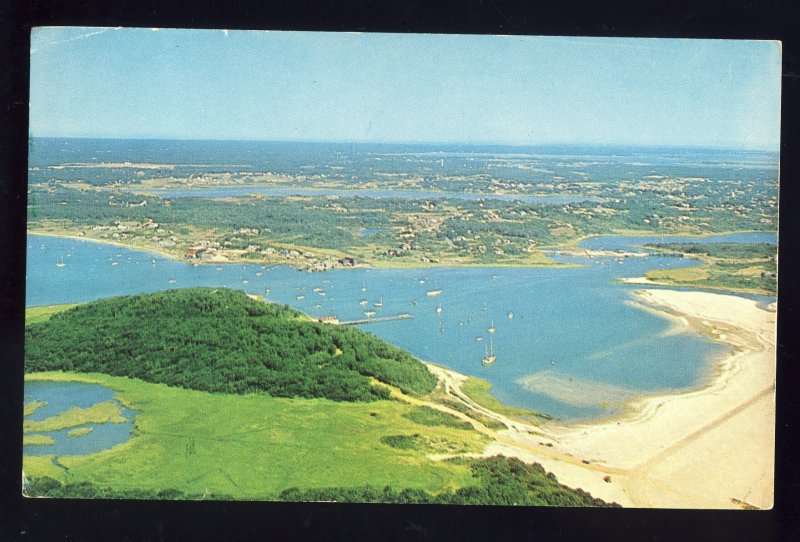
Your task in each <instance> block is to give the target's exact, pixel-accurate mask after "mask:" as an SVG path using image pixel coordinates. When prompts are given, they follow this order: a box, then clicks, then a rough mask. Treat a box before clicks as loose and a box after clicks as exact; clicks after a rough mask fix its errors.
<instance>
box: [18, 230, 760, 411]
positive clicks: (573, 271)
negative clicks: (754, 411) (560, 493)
mask: <svg viewBox="0 0 800 542" xmlns="http://www.w3.org/2000/svg"><path fill="white" fill-rule="evenodd" d="M617 239H618V238H608V237H606V238H594V239H590V240H588V241H587V242H586V246H591V248H607V249H616V248H621V247H625V246H627V245H628V244H631V243H634V244H636V243H645V242H652V240H653V238H633V237H626V238H623V239H624V241H623V244H621V245H620V244H618V243H617ZM712 239H713V241H722V240H724V241H735V242H753V241H757V242H761V241H762V240H763V239H764V237H763V234H737V235H735V236H718V237H716V238H705V239H700V240H698V241H700V242H713V241H712ZM771 239H772V240H773V241H774V239H775V236H774V235H773V236H772V238H771ZM61 259H63V261H64V262H65V266H64V267H63V268H57V267H56V263H58V262H59V261H60V260H61ZM560 259H561V260H563V261H571V262H578V263H582V264H585V265H584V266H583V267H577V268H563V269H555V268H544V269H528V268H433V269H350V270H346V269H340V270H335V271H329V272H326V273H307V272H299V271H297V270H295V269H293V268H290V267H286V266H275V267H269V268H265V267H263V266H261V265H258V264H241V263H236V264H225V265H201V266H197V267H195V266H191V265H189V264H187V263H185V262H181V261H175V260H170V259H167V258H164V257H161V256H157V255H153V254H149V253H145V252H141V251H135V250H128V249H124V248H120V247H116V246H113V245H107V244H100V243H93V242H90V241H81V240H73V239H63V238H54V237H40V236H30V237H29V239H28V276H27V278H28V283H27V305H28V306H39V305H52V304H60V303H77V302H85V301H91V300H94V299H99V298H103V297H108V296H113V295H122V294H135V293H141V292H152V291H157V290H163V289H168V288H183V287H191V286H226V287H231V288H236V289H241V290H244V291H246V292H247V293H250V294H259V295H261V296H264V297H266V298H267V299H268V300H270V301H273V302H279V303H286V304H288V305H291V306H293V307H295V308H297V309H299V310H301V311H303V312H306V313H308V314H310V315H313V316H323V315H336V316H338V317H339V319H340V320H356V319H364V318H365V315H364V312H365V311H375V313H376V314H375V317H376V318H378V317H381V316H392V315H398V314H401V313H410V314H413V315H414V318H413V319H407V320H398V321H391V322H382V323H373V324H369V325H365V326H362V328H363V329H364V330H366V331H370V332H372V333H374V334H376V335H378V336H379V337H381V338H383V339H385V340H387V341H389V342H391V343H393V344H396V345H398V346H400V347H402V348H405V349H407V350H408V351H410V352H411V353H412V354H414V355H415V356H417V357H419V358H421V359H424V360H427V361H432V362H434V363H438V364H441V365H443V366H445V367H449V368H452V369H455V370H457V371H459V372H462V373H465V374H469V375H475V376H478V377H481V378H484V379H486V380H489V381H490V382H491V383H492V385H493V388H492V393H493V395H495V396H496V397H497V398H498V399H500V400H501V401H502V402H504V403H506V404H509V405H514V406H520V407H524V408H530V409H534V410H537V411H541V412H546V413H549V414H551V415H554V416H556V417H558V418H561V419H565V420H575V419H584V418H596V417H600V416H603V415H607V414H611V413H613V412H614V411H615V410H616V409H617V408H619V406H620V405H619V403H620V401H618V400H617V401H614V400H612V399H614V397H617V398H627V397H632V396H636V395H641V394H644V393H651V392H659V393H660V392H665V391H670V390H680V389H687V388H692V387H696V386H700V385H702V384H703V383H704V382H705V381H706V380H707V378H708V377H709V374H710V370H711V368H712V366H713V363H712V360H713V359H714V358H716V357H717V356H720V355H723V354H725V353H726V352H728V348H727V347H725V346H724V345H720V344H717V343H712V342H710V341H709V340H707V339H706V338H705V337H701V336H698V335H694V334H689V333H679V334H668V333H666V332H667V331H668V330H669V329H670V326H671V324H670V322H669V321H668V320H666V319H664V318H661V317H659V316H657V315H655V314H653V313H652V312H650V311H645V310H642V309H641V308H638V307H637V306H636V304H635V303H631V301H632V300H633V299H634V298H635V296H634V295H633V292H635V291H636V290H637V289H641V286H635V285H623V284H614V283H613V281H614V280H615V279H617V278H620V277H636V276H641V275H642V274H644V272H645V271H646V270H648V269H655V268H661V269H665V268H674V267H682V266H687V265H697V262H696V261H692V260H684V259H680V258H665V257H660V256H648V257H640V258H611V257H609V258H597V259H581V258H566V257H562V258H560ZM113 262H117V265H112V264H113ZM256 273H260V275H258V276H257V275H256ZM315 288H318V289H321V290H322V291H321V292H315V291H314V289H315ZM362 288H363V289H364V291H362ZM267 289H268V290H269V293H268V294H267ZM431 290H442V293H441V294H440V295H439V296H436V297H430V296H428V295H427V292H428V291H431ZM322 294H324V295H322ZM748 297H751V298H754V299H758V300H759V301H762V302H763V301H769V300H771V299H773V298H769V297H764V296H748ZM298 298H302V299H298ZM361 300H365V301H367V303H366V304H365V305H361V304H359V301H361ZM376 302H379V303H382V306H380V307H375V306H374V305H375V303H376ZM439 307H441V311H438V308H439ZM492 325H494V328H495V330H496V331H495V332H494V333H493V334H491V343H492V347H493V350H494V353H495V354H496V356H497V360H496V362H495V363H494V364H493V365H491V366H486V367H485V366H483V365H482V363H481V359H482V358H483V357H484V355H485V351H486V348H487V346H488V343H489V341H490V333H489V332H488V329H489V328H490V327H491V326H492ZM543 383H549V384H547V385H544V384H543ZM592 386H594V387H592ZM570 390H572V391H570ZM575 390H577V391H575ZM581 390H583V392H582V391H581ZM608 390H612V391H613V393H608ZM589 391H591V393H589ZM585 396H591V397H592V400H587V399H586V398H585Z"/></svg>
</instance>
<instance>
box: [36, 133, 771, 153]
mask: <svg viewBox="0 0 800 542" xmlns="http://www.w3.org/2000/svg"><path fill="white" fill-rule="evenodd" d="M28 139H29V140H30V139H84V140H89V139H95V140H110V141H191V142H195V141H207V142H241V143H312V144H313V143H320V144H322V143H328V144H357V145H463V146H476V147H477V146H497V147H623V148H624V147H628V148H649V149H713V150H720V151H751V152H753V151H756V152H773V153H780V143H778V144H777V145H776V146H774V147H772V146H770V147H743V146H734V145H732V144H726V145H714V144H710V145H700V144H692V143H679V144H675V143H618V142H605V143H598V142H581V141H573V142H547V143H545V142H539V143H521V142H507V141H456V140H444V141H426V140H417V141H410V140H362V139H252V138H243V139H238V138H192V137H164V136H90V135H85V136H63V135H29V136H28Z"/></svg>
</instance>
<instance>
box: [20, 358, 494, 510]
mask: <svg viewBox="0 0 800 542" xmlns="http://www.w3.org/2000/svg"><path fill="white" fill-rule="evenodd" d="M26 379H27V380H28V381H31V380H60V381H81V382H91V383H98V384H101V385H105V386H108V387H110V388H113V389H114V390H116V391H117V394H116V398H117V399H118V400H119V401H120V402H122V403H123V404H124V405H125V406H127V407H128V408H131V409H133V410H136V411H137V412H138V414H137V417H136V419H135V422H134V433H135V436H134V437H133V438H131V439H130V440H129V441H127V442H125V443H124V444H121V445H119V446H117V447H115V448H113V449H110V450H105V451H102V452H99V453H95V454H91V455H87V456H61V457H59V458H58V461H59V464H60V465H62V466H63V467H64V468H59V467H56V466H54V465H53V463H52V457H50V456H44V457H40V456H37V457H28V456H26V457H25V458H24V468H25V472H26V474H28V475H29V476H51V477H53V478H56V479H59V480H61V481H63V482H80V481H90V482H92V483H95V484H98V485H101V486H108V487H112V488H119V489H132V488H143V489H155V490H159V489H170V488H173V489H178V490H181V491H184V492H187V493H197V494H203V493H204V492H205V491H209V492H212V493H218V494H229V495H233V496H235V497H236V498H242V499H271V498H275V497H276V496H277V495H278V494H279V493H280V492H281V491H282V490H284V489H287V488H290V487H298V488H300V489H310V488H317V487H331V486H341V485H347V486H358V485H373V486H376V487H383V486H384V485H388V484H391V485H392V486H393V487H408V488H420V489H425V490H428V491H431V492H437V491H441V490H443V489H446V488H458V487H464V486H470V485H474V484H475V483H476V481H475V479H474V478H472V476H471V473H470V470H469V467H467V466H465V465H458V464H453V463H443V462H435V461H433V460H431V459H429V458H428V455H429V454H433V453H441V452H442V451H444V450H458V451H469V452H479V451H481V450H482V448H483V446H484V444H485V442H486V437H484V436H483V435H481V434H480V433H478V432H477V431H473V430H465V429H464V428H462V427H449V426H447V425H441V424H437V425H427V423H430V420H429V419H427V418H428V416H425V415H424V414H423V415H420V414H416V415H415V414H412V413H413V412H414V411H416V410H417V409H418V407H414V406H411V405H406V404H402V403H399V402H396V401H377V402H372V403H342V402H333V401H329V400H325V399H277V398H270V397H265V396H263V395H229V394H212V393H206V392H199V391H191V390H183V389H179V388H172V387H168V386H165V385H161V384H148V383H145V382H142V381H138V380H133V379H128V378H120V377H111V376H106V375H102V374H96V373H92V374H81V375H78V374H71V373H57V372H52V373H37V374H33V375H27V376H26ZM409 415H410V416H409ZM420 416H422V417H420ZM409 417H411V418H414V417H417V418H418V419H422V418H425V420H424V421H425V422H426V423H425V424H420V423H417V422H415V421H413V420H412V419H409ZM404 437H410V438H411V439H413V441H414V446H412V447H410V448H408V449H398V448H396V447H392V446H390V445H388V444H386V440H387V438H388V440H389V442H394V441H398V440H399V441H403V440H405V439H404Z"/></svg>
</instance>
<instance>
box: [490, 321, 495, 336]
mask: <svg viewBox="0 0 800 542" xmlns="http://www.w3.org/2000/svg"><path fill="white" fill-rule="evenodd" d="M488 331H489V333H494V332H495V329H494V320H492V325H491V327H489V329H488Z"/></svg>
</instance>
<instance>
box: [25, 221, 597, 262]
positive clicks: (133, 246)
mask: <svg viewBox="0 0 800 542" xmlns="http://www.w3.org/2000/svg"><path fill="white" fill-rule="evenodd" d="M26 235H27V236H38V237H58V238H61V239H74V240H76V241H89V242H93V243H103V244H107V245H112V246H117V247H120V248H126V249H128V250H138V251H140V252H151V253H153V254H158V255H160V256H163V257H165V258H169V259H171V260H175V261H178V262H184V263H186V264H187V265H195V264H196V265H231V264H241V263H245V264H253V265H270V266H272V265H285V266H287V267H291V268H293V269H296V270H298V271H307V269H306V267H305V266H304V265H295V264H292V263H291V262H286V261H282V260H270V259H267V260H256V259H252V258H241V257H236V256H235V255H231V256H225V259H224V260H212V259H208V260H187V259H185V258H183V257H181V256H180V255H178V254H173V253H171V252H168V251H166V250H164V249H159V248H155V247H151V246H149V245H147V246H146V245H138V244H135V243H125V242H123V241H112V240H110V239H104V238H102V237H89V236H85V235H84V236H81V235H77V234H73V233H67V232H51V231H49V230H38V229H33V230H31V229H28V230H26ZM317 250H318V249H317ZM575 267H583V265H582V264H575V263H561V262H555V261H552V262H535V263H528V262H502V263H461V262H445V263H439V262H431V263H424V262H420V263H417V262H414V263H413V264H412V263H405V262H389V261H379V262H373V263H370V262H363V263H358V264H356V265H354V266H353V267H337V268H334V269H333V270H340V269H435V268H453V269H459V268H487V269H488V268H542V269H549V268H552V269H569V268H575ZM330 270H332V269H328V270H316V271H313V272H315V273H324V272H325V271H330Z"/></svg>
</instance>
